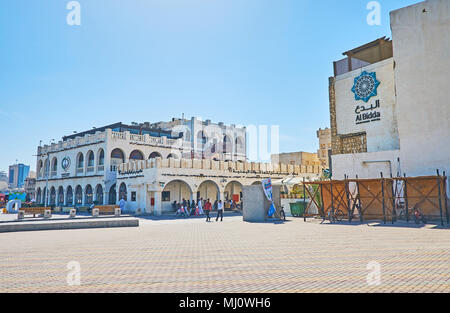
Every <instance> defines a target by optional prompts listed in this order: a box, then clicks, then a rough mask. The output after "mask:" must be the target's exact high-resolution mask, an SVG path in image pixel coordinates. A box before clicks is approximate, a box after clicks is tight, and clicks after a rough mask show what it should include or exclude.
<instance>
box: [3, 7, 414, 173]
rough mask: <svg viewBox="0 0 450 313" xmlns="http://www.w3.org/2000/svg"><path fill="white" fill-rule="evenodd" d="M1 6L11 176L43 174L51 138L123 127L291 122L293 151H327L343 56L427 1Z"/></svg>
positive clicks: (285, 138) (286, 131)
mask: <svg viewBox="0 0 450 313" xmlns="http://www.w3.org/2000/svg"><path fill="white" fill-rule="evenodd" d="M68 2H69V1H66V0H40V1H38V0H33V1H30V0H0V43H1V49H0V120H1V123H0V134H1V145H0V152H1V153H0V170H6V169H7V167H8V165H10V164H13V163H15V160H16V159H17V160H19V162H24V163H26V164H30V165H31V166H32V169H33V170H34V169H35V162H36V161H35V157H34V156H33V155H34V154H36V147H37V145H38V144H39V141H40V140H43V142H44V143H49V142H50V140H51V139H55V140H56V141H58V140H60V139H61V137H62V136H64V135H68V134H71V133H72V132H73V131H75V130H76V131H83V130H87V129H91V128H92V127H93V126H97V127H99V126H104V125H107V124H110V123H114V122H118V121H122V122H125V123H130V122H132V121H136V122H143V121H150V122H156V121H160V120H168V119H170V118H172V117H175V116H177V117H181V113H185V115H186V116H188V117H190V116H200V117H202V118H204V119H211V120H212V121H215V122H218V121H223V122H225V123H235V124H242V125H249V124H255V125H260V124H266V125H280V133H281V136H280V137H281V144H280V150H281V151H282V152H290V151H299V150H303V151H316V149H317V146H318V141H317V138H316V130H317V129H318V128H319V127H322V128H323V127H326V126H329V112H328V77H329V76H331V75H332V68H333V67H332V62H333V61H335V60H338V59H340V58H342V57H343V56H342V52H344V51H347V50H349V49H351V48H354V47H356V46H358V45H361V44H364V43H366V42H369V41H372V40H374V39H376V38H379V37H381V36H385V35H386V36H389V37H390V36H391V32H390V28H389V11H391V10H393V9H398V8H401V7H404V6H407V5H410V4H413V3H417V2H419V1H418V0H385V1H379V2H380V4H381V9H382V19H381V26H369V25H368V24H367V22H366V16H367V14H368V13H369V11H368V10H367V9H366V5H367V3H368V2H369V1H367V0H345V1H332V0H324V1H318V0H146V1H143V0H127V1H125V0H79V3H80V4H81V25H80V26H69V25H67V23H66V16H67V14H68V13H69V11H68V10H67V9H66V5H67V3H68Z"/></svg>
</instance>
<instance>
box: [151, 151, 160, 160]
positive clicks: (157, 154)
mask: <svg viewBox="0 0 450 313" xmlns="http://www.w3.org/2000/svg"><path fill="white" fill-rule="evenodd" d="M160 157H161V153H159V152H152V153H151V154H150V156H149V159H156V158H160Z"/></svg>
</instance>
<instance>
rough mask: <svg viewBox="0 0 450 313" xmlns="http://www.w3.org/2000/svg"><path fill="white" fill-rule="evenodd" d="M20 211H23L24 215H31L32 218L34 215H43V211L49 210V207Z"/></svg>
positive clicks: (22, 209) (21, 209)
mask: <svg viewBox="0 0 450 313" xmlns="http://www.w3.org/2000/svg"><path fill="white" fill-rule="evenodd" d="M19 210H20V211H24V212H25V214H33V217H35V216H36V214H41V215H44V212H45V210H51V208H50V207H35V208H26V207H23V208H20V209H19Z"/></svg>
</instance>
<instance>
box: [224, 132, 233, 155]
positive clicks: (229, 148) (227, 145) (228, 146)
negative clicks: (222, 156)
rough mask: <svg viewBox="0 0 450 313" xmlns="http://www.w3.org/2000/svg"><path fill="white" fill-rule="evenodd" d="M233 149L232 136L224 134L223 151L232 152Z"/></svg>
mask: <svg viewBox="0 0 450 313" xmlns="http://www.w3.org/2000/svg"><path fill="white" fill-rule="evenodd" d="M232 151H233V147H232V143H231V139H230V137H228V136H227V135H225V136H223V152H224V153H230V152H232Z"/></svg>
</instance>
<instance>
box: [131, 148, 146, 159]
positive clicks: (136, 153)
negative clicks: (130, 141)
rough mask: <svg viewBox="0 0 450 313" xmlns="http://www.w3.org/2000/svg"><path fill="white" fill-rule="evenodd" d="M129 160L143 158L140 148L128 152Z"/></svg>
mask: <svg viewBox="0 0 450 313" xmlns="http://www.w3.org/2000/svg"><path fill="white" fill-rule="evenodd" d="M129 159H130V161H131V160H144V154H143V153H142V151H140V150H133V151H132V152H131V153H130V158H129Z"/></svg>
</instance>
